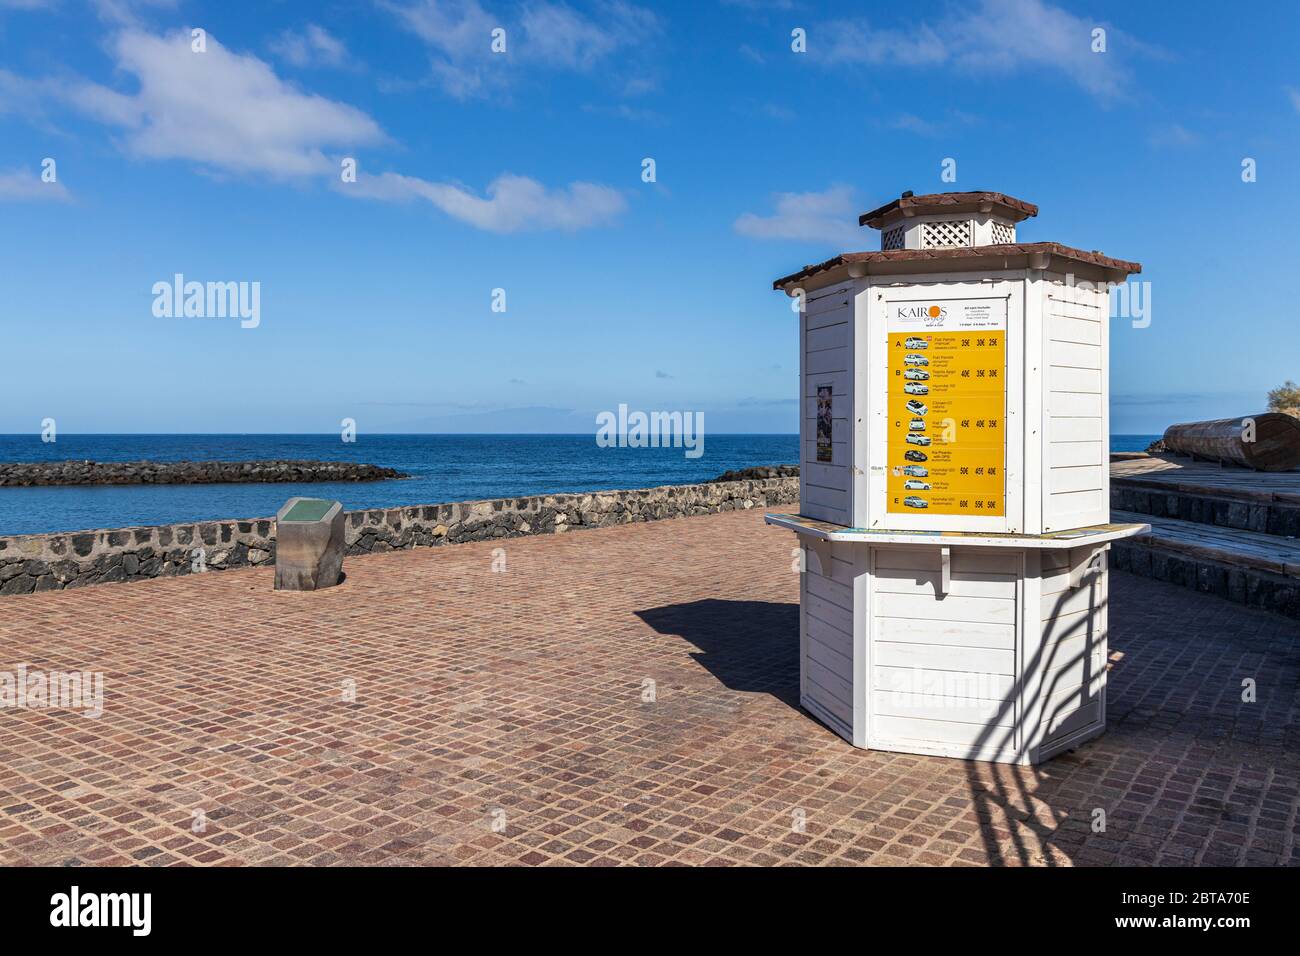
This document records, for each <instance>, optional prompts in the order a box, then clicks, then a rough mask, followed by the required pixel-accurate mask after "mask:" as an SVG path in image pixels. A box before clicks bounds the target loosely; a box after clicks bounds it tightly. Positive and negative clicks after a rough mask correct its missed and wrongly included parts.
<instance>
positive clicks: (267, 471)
mask: <svg viewBox="0 0 1300 956" xmlns="http://www.w3.org/2000/svg"><path fill="white" fill-rule="evenodd" d="M409 477H410V475H407V474H405V473H404V472H400V471H397V470H396V469H394V468H382V467H380V466H379V465H365V464H359V463H356V462H350V461H296V460H272V461H24V462H0V487H25V488H34V487H42V486H50V485H210V484H256V483H282V482H283V483H289V482H294V483H297V482H317V481H386V480H388V479H391V478H409Z"/></svg>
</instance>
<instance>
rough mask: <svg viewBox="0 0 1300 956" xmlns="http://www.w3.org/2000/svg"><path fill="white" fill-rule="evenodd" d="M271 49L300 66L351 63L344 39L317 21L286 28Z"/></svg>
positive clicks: (333, 65) (335, 65) (345, 64)
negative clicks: (301, 27)
mask: <svg viewBox="0 0 1300 956" xmlns="http://www.w3.org/2000/svg"><path fill="white" fill-rule="evenodd" d="M271 49H272V50H273V51H274V52H275V53H276V54H278V55H279V56H281V57H283V58H284V59H285V60H288V61H289V62H290V63H292V64H293V65H294V66H298V67H320V66H328V67H341V66H347V65H348V63H349V57H348V50H347V47H346V46H344V45H343V41H342V40H340V39H338V38H337V37H335V36H334V35H332V34H331V33H330V32H329V31H328V30H326V29H325V28H324V27H322V26H318V25H317V24H315V23H309V24H307V26H306V27H304V28H303V29H301V30H285V31H284V32H283V33H281V34H280V35H279V36H278V37H277V38H276V39H275V40H273V41H272V42H271Z"/></svg>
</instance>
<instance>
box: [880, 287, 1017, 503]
mask: <svg viewBox="0 0 1300 956" xmlns="http://www.w3.org/2000/svg"><path fill="white" fill-rule="evenodd" d="M1006 330H1007V302H1006V299H1001V298H999V299H947V300H937V301H928V302H920V301H918V302H891V303H889V307H888V322H887V331H888V335H889V384H888V389H889V401H888V414H889V441H888V449H889V457H888V462H887V467H888V470H889V474H888V483H887V486H886V487H887V495H888V502H887V508H886V510H887V511H889V512H892V513H896V514H938V515H976V516H984V517H1001V516H1003V515H1004V514H1005V513H1006V502H1005V494H1004V493H1005V488H1006V486H1005V481H1006V478H1005V475H1004V471H1005V469H1006V437H1005V434H1004V432H1005V430H1006V382H1005V377H1006Z"/></svg>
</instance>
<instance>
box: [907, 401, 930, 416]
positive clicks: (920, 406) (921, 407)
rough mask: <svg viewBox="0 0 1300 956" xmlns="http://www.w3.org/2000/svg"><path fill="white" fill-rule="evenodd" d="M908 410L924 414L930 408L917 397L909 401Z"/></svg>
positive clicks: (916, 413) (915, 413)
mask: <svg viewBox="0 0 1300 956" xmlns="http://www.w3.org/2000/svg"><path fill="white" fill-rule="evenodd" d="M907 410H908V411H909V412H911V413H912V414H913V415H924V414H925V413H926V412H928V411H929V410H930V409H929V406H927V405H926V404H925V403H924V402H918V401H917V400H916V399H911V400H910V401H909V402H908V403H907Z"/></svg>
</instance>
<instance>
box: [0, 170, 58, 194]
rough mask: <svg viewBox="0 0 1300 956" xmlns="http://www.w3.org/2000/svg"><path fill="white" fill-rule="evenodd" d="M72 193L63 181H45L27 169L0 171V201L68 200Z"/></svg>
mask: <svg viewBox="0 0 1300 956" xmlns="http://www.w3.org/2000/svg"><path fill="white" fill-rule="evenodd" d="M71 199H72V194H71V193H70V192H68V190H67V188H66V187H65V186H64V185H63V183H59V182H53V183H47V182H45V181H44V180H42V179H41V177H40V174H39V173H35V172H32V171H31V170H27V169H15V170H12V171H10V172H3V171H0V202H42V201H44V202H69V201H71Z"/></svg>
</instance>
